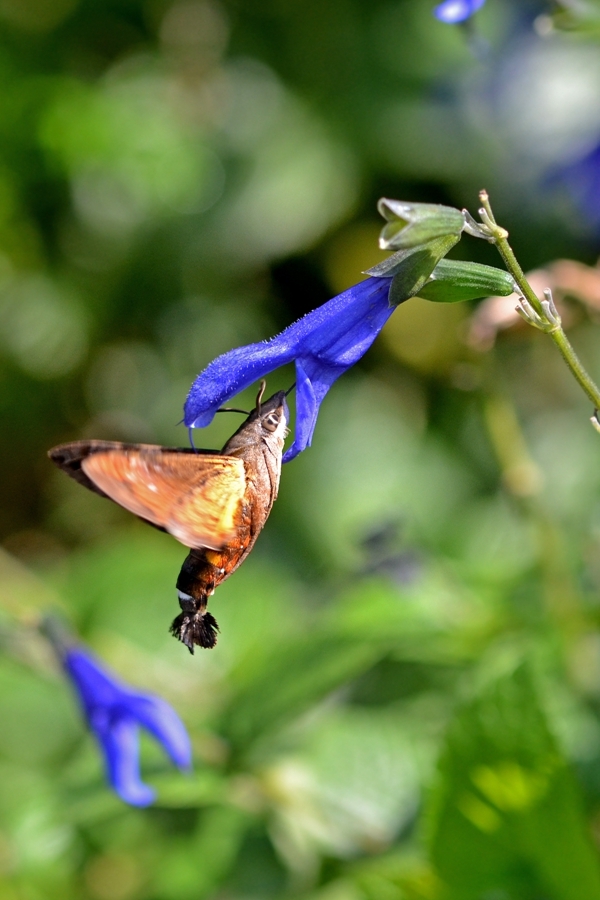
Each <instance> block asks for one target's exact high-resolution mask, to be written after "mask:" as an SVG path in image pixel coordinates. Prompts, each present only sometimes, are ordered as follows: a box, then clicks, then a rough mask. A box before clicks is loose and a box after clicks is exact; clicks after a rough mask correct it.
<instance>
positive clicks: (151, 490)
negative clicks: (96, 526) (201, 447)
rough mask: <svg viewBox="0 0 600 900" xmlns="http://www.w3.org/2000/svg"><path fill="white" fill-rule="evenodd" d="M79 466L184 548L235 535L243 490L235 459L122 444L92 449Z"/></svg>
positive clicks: (218, 544) (220, 542)
mask: <svg viewBox="0 0 600 900" xmlns="http://www.w3.org/2000/svg"><path fill="white" fill-rule="evenodd" d="M81 468H82V469H83V472H84V473H85V475H86V476H87V477H88V478H89V479H90V481H92V482H93V484H94V485H96V487H97V488H99V489H100V490H101V491H102V492H103V493H104V494H106V495H107V496H108V497H110V499H111V500H114V501H115V503H118V504H119V505H120V506H123V507H125V509H127V510H129V511H130V512H132V513H134V514H135V515H136V516H140V517H141V518H143V519H146V520H147V521H149V522H151V523H152V524H153V525H158V526H159V527H161V528H165V529H166V530H167V531H169V532H170V533H171V534H172V535H173V536H174V537H175V538H177V540H178V541H180V542H181V543H182V544H183V545H184V546H186V547H208V548H210V549H213V550H219V549H221V548H222V547H223V546H225V545H226V544H227V543H228V541H230V540H231V539H232V538H233V537H234V535H235V523H236V515H237V512H238V510H239V507H240V503H241V500H242V498H243V496H244V493H245V490H246V472H245V468H244V463H243V462H242V460H241V459H236V458H235V457H232V456H220V455H218V454H214V455H213V454H206V455H204V454H200V453H198V454H196V453H178V452H177V451H173V450H164V449H162V448H159V447H156V448H155V447H147V448H144V447H142V448H140V449H130V448H127V449H125V448H123V449H121V450H112V449H109V450H106V451H96V452H94V453H92V454H90V455H89V456H87V457H86V458H85V459H83V460H82V461H81Z"/></svg>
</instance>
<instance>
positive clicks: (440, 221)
mask: <svg viewBox="0 0 600 900" xmlns="http://www.w3.org/2000/svg"><path fill="white" fill-rule="evenodd" d="M377 209H378V210H379V212H380V214H381V215H382V216H383V218H384V219H386V221H387V225H384V227H383V229H382V231H381V234H380V236H379V246H380V247H381V249H382V250H407V249H409V248H411V247H417V246H418V245H419V244H426V243H428V242H429V241H432V240H434V238H438V237H443V236H444V235H448V234H453V235H457V236H458V235H460V234H461V233H462V231H463V228H464V227H465V218H464V214H463V213H462V212H461V211H460V210H459V209H454V207H452V206H440V205H438V204H436V203H407V202H405V201H404V200H388V199H387V197H382V198H381V199H380V200H379V202H378V203H377Z"/></svg>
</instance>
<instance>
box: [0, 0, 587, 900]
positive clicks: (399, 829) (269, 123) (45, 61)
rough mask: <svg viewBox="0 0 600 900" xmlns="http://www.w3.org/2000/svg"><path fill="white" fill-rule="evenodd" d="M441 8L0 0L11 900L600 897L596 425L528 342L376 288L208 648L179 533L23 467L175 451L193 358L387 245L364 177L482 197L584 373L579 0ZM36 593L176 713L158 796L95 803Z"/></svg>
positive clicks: (6, 846) (102, 798) (0, 645)
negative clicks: (357, 350) (356, 357)
mask: <svg viewBox="0 0 600 900" xmlns="http://www.w3.org/2000/svg"><path fill="white" fill-rule="evenodd" d="M432 7H433V2H432V0H221V2H218V0H171V2H170V0H102V2H100V3H98V2H94V0H1V2H0V83H1V90H0V382H1V392H0V422H1V443H0V539H1V541H2V549H1V550H0V607H1V613H0V649H1V653H0V898H1V900H54V898H56V900H59V898H60V900H75V898H77V900H79V898H81V900H196V898H198V900H201V898H204V897H215V898H219V900H259V898H260V900H271V898H283V897H298V898H307V900H308V898H310V900H580V898H581V900H595V898H600V630H599V626H600V605H599V603H600V596H599V589H600V564H599V551H600V443H599V440H600V438H599V436H598V434H597V433H596V432H594V430H593V429H592V428H591V427H590V425H589V422H588V418H589V416H590V414H591V412H592V410H591V409H590V408H589V404H588V403H587V401H586V399H585V398H584V397H583V395H582V394H581V393H580V391H579V389H578V388H577V386H576V384H575V382H574V381H573V380H572V378H571V376H570V374H569V372H568V371H567V370H566V369H565V368H564V366H563V365H562V363H561V361H560V358H559V357H558V354H557V353H556V351H555V349H554V347H553V346H552V345H551V343H550V342H549V341H548V340H547V339H546V338H544V336H543V335H541V334H538V333H536V332H534V331H533V330H532V329H526V328H525V327H524V326H523V327H520V328H519V327H517V326H515V325H514V323H512V320H511V319H510V309H509V310H508V318H506V317H505V314H506V310H505V309H504V310H499V309H498V308H497V307H495V306H494V305H493V304H491V305H490V304H488V305H485V306H484V305H479V306H477V304H473V305H469V304H463V305H453V306H444V305H442V304H433V303H428V302H427V301H424V300H419V299H417V298H415V299H412V300H410V301H409V302H407V303H405V304H404V305H403V306H401V307H400V308H399V309H398V310H397V312H396V313H395V314H394V315H393V317H392V318H391V320H390V322H389V324H388V326H386V329H385V330H384V332H383V334H382V335H381V337H380V338H379V339H378V341H377V342H376V343H375V345H374V346H373V348H372V349H371V351H369V353H368V354H367V356H366V357H365V358H364V360H363V361H362V362H361V364H360V365H359V366H357V367H356V368H355V369H354V370H352V371H351V372H349V373H348V374H346V375H345V376H344V377H343V379H341V381H340V382H339V383H338V384H336V385H335V387H334V389H333V390H332V391H331V393H330V395H329V396H328V397H327V399H326V401H325V402H324V404H323V407H322V411H321V415H320V418H319V422H318V426H317V430H316V434H315V438H314V445H313V447H312V448H311V449H310V450H308V451H307V452H305V453H304V454H303V455H302V456H301V457H300V458H298V459H297V460H295V461H293V462H292V463H291V464H289V465H287V466H285V467H284V471H283V474H282V483H281V491H280V498H279V500H278V501H277V504H276V506H275V509H274V511H273V513H272V515H271V518H270V520H269V523H268V525H267V527H266V529H265V531H264V533H263V535H262V536H261V538H260V540H259V542H258V545H257V547H256V548H255V550H254V551H253V553H252V555H251V557H250V558H249V560H248V561H247V562H246V563H245V564H244V566H243V568H242V569H241V570H240V571H239V572H237V573H236V575H235V576H234V577H233V578H232V579H231V580H229V581H228V582H227V583H226V584H225V585H224V586H223V587H221V588H219V590H218V592H217V595H216V596H215V598H214V601H213V603H212V606H213V608H214V611H215V612H216V615H217V617H218V620H219V623H220V625H221V637H220V639H219V644H218V646H217V648H216V649H215V650H214V651H211V652H199V653H197V654H196V655H195V656H194V657H193V658H192V657H190V656H189V655H188V654H187V652H186V651H185V650H184V648H183V647H182V646H181V645H180V644H178V643H176V642H175V641H174V640H173V639H172V638H171V637H170V636H169V634H168V631H167V629H168V625H169V623H170V621H171V618H172V617H173V616H174V614H176V612H177V611H178V608H177V603H176V598H175V590H174V582H175V579H176V576H177V573H178V571H179V566H180V564H181V562H182V560H183V557H184V555H185V551H184V550H183V549H182V548H181V547H180V546H179V545H178V544H176V542H175V541H173V540H172V539H171V538H169V537H168V536H166V535H163V534H160V533H157V532H154V531H153V530H152V529H150V528H147V527H145V526H144V525H143V524H142V523H139V522H137V521H134V520H133V518H132V517H130V516H128V515H127V514H126V513H124V512H123V511H122V510H120V509H119V508H117V507H116V506H113V505H112V504H110V503H108V502H106V501H103V500H101V499H100V498H98V497H96V496H94V495H92V494H89V493H87V492H86V491H84V490H82V489H81V488H79V487H78V486H77V485H76V484H75V483H74V482H71V481H70V480H69V479H67V478H65V477H64V476H62V475H61V474H60V473H59V472H57V471H54V470H53V469H52V467H51V464H50V463H49V461H48V460H47V458H46V450H47V449H48V448H49V447H50V446H52V445H53V444H55V443H58V442H60V441H66V440H74V439H78V438H85V437H98V438H113V439H118V440H133V441H136V440H138V441H150V442H160V443H164V444H168V445H173V444H180V445H185V444H186V441H187V436H186V433H185V430H184V429H183V427H182V426H180V425H177V423H178V421H179V420H180V418H181V415H182V404H183V400H184V399H185V396H186V393H187V390H188V388H189V386H190V384H191V381H192V379H193V378H194V376H195V375H196V373H197V372H198V371H199V370H200V369H202V368H203V367H204V366H205V365H206V364H207V363H208V362H209V361H210V360H211V359H212V358H213V357H214V356H216V355H217V354H218V353H221V352H223V351H225V350H228V349H230V348H231V347H233V346H235V345H238V344H240V343H246V342H250V341H255V340H260V339H262V338H266V337H268V336H270V335H272V334H274V333H276V332H277V331H278V330H281V329H282V328H283V327H285V326H286V325H287V324H289V323H290V322H291V321H293V320H294V319H295V318H297V317H298V316H300V315H301V314H303V313H305V312H306V311H308V310H310V309H312V308H314V307H315V306H317V305H319V304H320V303H322V302H324V301H325V300H326V299H328V298H329V297H331V296H333V295H334V294H336V293H338V292H340V291H341V290H343V289H344V288H346V287H347V286H349V285H350V284H353V283H355V282H356V281H358V280H359V279H360V278H361V275H360V273H361V271H362V270H364V269H365V268H367V267H368V266H370V265H373V264H374V263H375V262H377V261H378V260H379V259H381V258H382V257H383V254H382V253H381V252H380V251H379V250H378V249H377V235H378V230H379V228H380V225H381V221H380V220H379V219H378V216H377V213H376V208H375V206H376V200H377V198H378V197H379V196H382V195H384V196H388V197H393V198H398V199H409V200H419V201H429V202H442V203H448V204H450V205H455V206H459V207H463V206H466V207H468V208H469V209H470V210H471V211H472V212H475V211H476V209H477V205H478V203H477V191H478V190H479V189H481V188H483V187H485V188H487V189H488V191H489V192H490V194H491V197H492V202H493V205H494V209H495V211H496V214H497V217H498V219H499V221H500V222H501V223H502V224H503V225H504V226H506V227H507V228H508V229H509V230H510V233H511V241H512V243H513V246H514V248H515V250H516V252H517V255H518V256H519V259H520V261H521V262H522V264H523V266H524V267H525V268H527V269H533V268H540V267H545V271H544V273H543V274H542V276H540V277H541V284H542V285H543V284H548V283H552V284H554V286H555V287H556V291H557V297H558V299H559V300H562V303H563V306H562V309H563V311H564V315H565V322H566V324H567V326H568V327H569V332H570V336H571V339H572V341H573V343H574V344H575V346H576V348H577V350H578V352H579V353H580V354H581V356H582V358H583V359H584V361H585V364H586V365H587V366H588V368H589V370H590V372H591V373H592V374H593V375H594V376H595V377H596V378H600V353H599V348H600V331H599V330H598V321H597V320H598V315H599V312H600V273H599V272H598V270H597V269H596V268H595V261H596V257H597V254H598V251H599V247H600V213H599V210H600V202H599V201H600V149H598V148H599V147H600V103H599V102H598V97H599V94H600V45H599V43H598V39H599V36H600V27H599V25H598V21H599V18H598V14H599V7H598V5H597V4H595V3H593V2H589V3H581V4H579V5H576V4H558V3H554V4H550V3H546V2H542V0H540V2H534V0H531V2H528V0H522V2H519V0H514V2H509V0H488V3H487V4H486V5H485V7H484V8H483V9H482V11H481V12H480V13H478V14H477V16H476V17H475V19H473V20H472V21H470V22H469V23H468V24H467V27H465V28H462V27H452V26H447V25H443V24H441V23H440V22H438V21H436V20H435V18H434V17H433V15H432ZM452 255H454V256H460V257H462V258H466V259H477V260H479V261H481V262H486V263H490V264H495V263H497V262H498V260H497V259H496V258H495V255H494V251H493V248H491V247H490V246H488V245H487V244H485V243H484V242H483V241H477V240H474V239H471V238H468V237H465V238H463V240H462V241H461V243H460V244H459V245H458V247H457V248H455V251H453V254H452ZM569 259H570V260H576V261H578V263H579V264H577V265H576V264H574V263H567V262H564V260H569ZM557 260H558V261H560V260H563V262H556V261H557ZM504 326H508V327H504ZM292 380H293V374H292V372H291V371H285V370H284V371H281V372H278V373H276V374H275V375H273V376H272V377H271V378H270V379H269V384H268V389H269V391H271V390H273V391H274V390H277V389H279V388H281V387H287V386H289V384H290V383H291V381H292ZM252 394H253V392H249V393H248V396H244V397H241V398H239V403H240V404H244V403H245V404H251V403H252ZM217 419H218V421H216V422H215V423H214V425H213V426H211V428H210V429H208V430H207V431H206V432H204V433H202V434H201V435H200V437H199V439H198V441H197V443H198V444H199V445H201V446H206V447H220V446H221V445H222V444H223V443H224V441H225V439H226V438H227V437H228V435H229V434H230V433H232V432H233V430H234V429H235V428H236V427H237V425H238V423H239V419H238V417H236V416H235V415H233V414H232V415H231V416H219V417H217ZM45 610H54V611H58V612H59V613H60V614H61V615H62V616H63V618H64V620H65V621H67V622H68V623H70V625H71V627H72V628H73V630H74V631H75V632H76V633H77V634H79V635H80V636H81V638H82V640H84V641H85V642H87V644H88V645H89V646H91V647H92V648H93V650H94V652H95V653H97V654H98V655H99V656H100V657H102V658H103V659H104V660H105V662H106V663H107V664H108V665H110V667H111V668H112V670H113V671H114V672H116V673H118V675H119V676H120V677H121V678H122V679H124V680H126V681H128V682H129V683H131V684H134V685H137V686H138V687H140V688H142V689H144V690H149V691H153V692H156V693H158V694H160V695H161V696H163V697H165V698H166V699H168V700H169V702H170V703H171V704H172V705H173V706H174V707H175V708H176V709H177V710H178V712H179V713H180V715H181V716H182V718H183V720H184V721H185V723H186V726H187V727H188V729H189V731H190V733H191V736H192V740H193V744H194V755H195V767H194V772H193V774H192V775H189V776H185V775H182V774H179V773H177V772H176V771H175V770H173V769H172V768H171V767H170V766H169V765H168V763H167V762H166V760H165V759H164V757H163V755H162V753H161V751H160V750H159V749H158V748H157V747H156V745H155V744H154V743H153V742H152V741H151V740H149V739H148V740H146V739H145V738H144V739H143V747H142V756H143V770H144V776H145V778H146V779H147V780H148V782H149V783H151V784H152V785H153V786H154V787H156V789H157V791H158V800H157V803H156V804H155V805H154V806H153V807H151V808H149V809H145V810H140V809H133V808H129V807H127V806H125V805H124V804H123V803H122V802H121V801H119V800H118V798H116V797H115V796H114V794H113V793H112V792H111V791H110V790H109V789H108V788H107V786H106V784H105V781H104V775H103V771H102V765H101V760H100V757H99V754H98V751H97V748H96V746H95V745H94V743H93V741H92V738H91V737H90V736H89V735H88V733H87V732H86V730H85V727H84V725H83V723H82V720H81V717H80V715H79V711H78V708H77V704H76V701H75V697H74V695H73V693H72V690H71V687H70V685H69V684H68V683H67V682H66V681H65V680H64V678H63V676H62V675H61V673H60V671H59V669H58V667H57V665H56V663H55V662H54V661H53V660H52V657H51V654H50V653H49V650H48V648H47V647H46V645H45V644H44V643H43V641H42V640H41V638H39V637H38V636H36V632H35V629H34V628H33V625H34V624H35V621H36V618H37V617H38V616H39V615H40V614H41V613H42V612H43V611H45Z"/></svg>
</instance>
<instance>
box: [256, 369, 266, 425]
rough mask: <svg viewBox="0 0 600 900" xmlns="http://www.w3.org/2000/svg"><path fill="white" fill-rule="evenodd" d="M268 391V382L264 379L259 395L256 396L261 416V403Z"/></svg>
mask: <svg viewBox="0 0 600 900" xmlns="http://www.w3.org/2000/svg"><path fill="white" fill-rule="evenodd" d="M266 389H267V382H266V381H265V379H264V378H263V379H262V380H261V382H260V388H259V390H258V394H257V395H256V412H257V413H258V415H259V416H260V401H261V400H262V398H263V397H264V393H265V391H266Z"/></svg>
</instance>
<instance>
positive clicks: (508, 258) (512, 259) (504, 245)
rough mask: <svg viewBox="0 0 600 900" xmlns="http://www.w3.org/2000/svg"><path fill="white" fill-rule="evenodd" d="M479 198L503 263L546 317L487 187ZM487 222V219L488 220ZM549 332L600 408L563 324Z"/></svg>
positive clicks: (599, 392) (599, 399) (598, 393)
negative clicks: (490, 199) (493, 207)
mask: <svg viewBox="0 0 600 900" xmlns="http://www.w3.org/2000/svg"><path fill="white" fill-rule="evenodd" d="M479 199H480V200H481V203H482V205H483V208H484V210H485V211H486V213H487V215H488V218H489V220H490V224H489V227H490V231H491V233H492V236H493V238H494V243H495V244H496V247H497V248H498V252H499V254H500V256H501V257H502V259H503V260H504V265H505V266H506V268H507V269H508V271H509V272H510V274H511V275H512V276H513V278H514V279H515V281H516V283H517V285H518V286H519V288H520V290H521V292H522V294H523V296H524V297H525V298H526V300H528V301H529V303H530V304H531V306H532V307H533V308H534V310H535V311H536V313H537V314H538V315H539V316H540V317H541V318H543V319H546V315H545V312H544V309H543V307H542V304H541V303H540V300H539V299H538V297H537V296H536V293H535V291H534V290H533V288H532V287H531V285H530V284H529V282H528V281H527V278H526V277H525V273H524V272H523V269H522V268H521V266H520V265H519V263H518V261H517V258H516V256H515V254H514V253H513V249H512V247H511V246H510V244H509V243H508V240H507V238H508V232H507V231H505V229H504V228H501V227H500V226H499V225H498V224H497V223H496V220H495V218H494V214H493V212H492V207H491V205H490V201H489V197H488V195H487V191H481V192H480V194H479ZM486 224H488V223H486ZM546 333H547V334H549V335H550V337H551V338H552V340H553V341H554V343H555V344H556V346H557V347H558V349H559V351H560V354H561V356H562V358H563V359H564V361H565V362H566V364H567V366H568V367H569V369H570V370H571V372H572V373H573V375H574V377H575V379H576V380H577V382H578V383H579V385H580V387H581V388H582V390H583V391H584V392H585V393H586V394H587V396H588V397H589V399H590V400H591V401H592V403H593V404H594V410H598V409H600V390H599V389H598V388H597V386H596V385H595V384H594V382H593V380H592V379H591V378H590V376H589V375H588V373H587V372H586V370H585V369H584V367H583V366H582V364H581V362H580V360H579V357H578V356H577V354H576V353H575V350H574V349H573V347H572V346H571V343H570V341H569V339H568V338H567V335H566V334H565V332H564V331H563V329H562V327H561V325H560V324H558V325H556V326H554V327H552V328H549V329H548V331H547V332H546Z"/></svg>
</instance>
